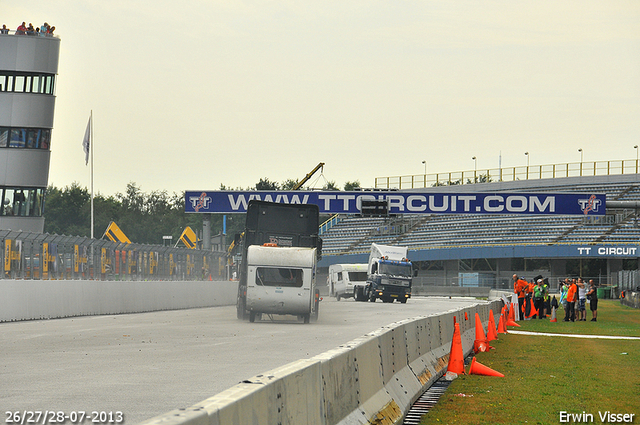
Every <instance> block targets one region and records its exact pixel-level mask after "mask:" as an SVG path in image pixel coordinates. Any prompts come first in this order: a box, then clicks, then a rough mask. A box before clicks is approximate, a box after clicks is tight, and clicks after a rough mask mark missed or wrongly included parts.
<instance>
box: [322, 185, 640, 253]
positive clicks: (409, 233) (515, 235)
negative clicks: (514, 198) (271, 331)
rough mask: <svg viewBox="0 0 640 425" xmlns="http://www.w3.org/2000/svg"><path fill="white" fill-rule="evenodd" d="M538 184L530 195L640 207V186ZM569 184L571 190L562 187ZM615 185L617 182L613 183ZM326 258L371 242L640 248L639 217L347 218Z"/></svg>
mask: <svg viewBox="0 0 640 425" xmlns="http://www.w3.org/2000/svg"><path fill="white" fill-rule="evenodd" d="M552 180H553V181H552V182H549V181H545V180H539V181H537V183H538V185H537V186H536V187H535V188H531V187H529V188H528V189H527V191H530V192H556V193H557V192H588V193H605V194H606V195H607V200H616V201H640V184H637V183H629V182H616V181H611V182H606V181H604V182H603V181H600V182H594V183H581V184H575V181H573V180H571V179H552ZM563 180H566V184H565V183H564V182H563ZM614 180H615V179H614ZM322 237H323V240H324V243H323V253H324V254H325V255H341V254H350V253H358V252H365V251H367V250H368V249H369V246H370V245H371V243H372V242H376V243H380V244H390V245H402V246H408V247H409V249H412V250H420V249H430V248H435V247H461V246H486V245H518V244H547V245H553V244H596V243H638V242H639V241H640V226H639V225H638V222H637V219H636V218H635V211H633V210H629V211H626V212H625V213H623V214H620V213H619V214H617V215H615V216H607V219H606V220H602V219H594V218H593V217H579V216H510V215H426V216H425V215H404V216H401V217H396V218H393V219H386V220H385V219H383V218H363V217H357V216H344V217H343V218H342V220H340V221H339V222H338V224H336V225H334V226H333V227H331V228H330V229H328V230H327V231H325V232H324V234H323V235H322Z"/></svg>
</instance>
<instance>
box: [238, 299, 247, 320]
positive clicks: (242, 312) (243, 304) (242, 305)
mask: <svg viewBox="0 0 640 425" xmlns="http://www.w3.org/2000/svg"><path fill="white" fill-rule="evenodd" d="M236 316H237V317H238V319H240V320H247V300H246V299H245V298H244V297H240V298H238V302H237V303H236Z"/></svg>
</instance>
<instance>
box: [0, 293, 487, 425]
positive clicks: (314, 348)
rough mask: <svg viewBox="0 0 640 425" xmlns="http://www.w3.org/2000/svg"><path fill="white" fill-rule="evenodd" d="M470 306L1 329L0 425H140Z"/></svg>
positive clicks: (336, 308) (346, 306)
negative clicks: (386, 329)
mask: <svg viewBox="0 0 640 425" xmlns="http://www.w3.org/2000/svg"><path fill="white" fill-rule="evenodd" d="M478 302H482V301H477V300H475V299H471V298H453V299H449V298H438V297H416V298H412V299H410V300H409V301H408V302H407V304H400V303H393V304H384V303H382V302H380V301H378V302H376V303H369V302H355V301H353V300H352V299H346V300H342V301H339V302H338V301H335V299H333V298H329V297H325V298H324V300H323V301H322V302H321V303H320V317H319V319H318V321H317V322H316V323H311V324H307V325H305V324H303V323H301V322H297V321H295V320H282V318H283V317H278V316H276V318H277V319H278V320H277V321H276V322H272V321H260V322H256V323H249V322H248V321H246V322H243V321H240V320H238V319H236V312H235V306H228V307H212V308H200V309H191V310H174V311H161V312H152V313H140V314H126V315H115V316H91V317H75V318H68V319H56V320H34V321H25V322H8V323H0V407H1V413H2V414H3V415H4V417H3V422H2V423H3V424H8V423H11V420H10V419H12V418H13V417H12V416H11V414H9V413H7V412H16V411H19V412H21V414H23V413H24V412H26V413H27V418H26V420H25V421H24V424H26V423H27V422H28V419H29V417H31V419H33V420H35V418H36V415H37V412H42V413H41V415H44V414H45V412H46V411H49V412H51V411H56V412H57V411H60V412H64V414H66V415H70V414H71V412H85V414H86V415H87V417H86V418H85V419H84V422H83V423H87V424H89V423H91V419H92V415H91V412H98V413H100V412H106V414H109V413H110V412H114V413H115V412H122V415H123V417H124V422H120V423H126V424H135V423H139V422H141V421H143V420H145V419H150V418H152V417H154V416H157V415H160V414H163V413H167V412H169V411H171V410H174V409H177V408H183V407H188V406H191V405H193V404H196V403H198V402H199V401H202V400H204V399H206V398H208V397H211V396H213V395H215V394H217V393H219V392H221V391H223V390H225V389H227V388H229V387H231V386H233V385H235V384H237V383H239V382H240V381H242V380H244V379H249V378H251V377H253V376H255V375H258V374H261V373H263V372H267V371H269V370H271V369H274V368H277V367H279V366H283V365H285V364H287V363H290V362H292V361H295V360H298V359H305V358H310V357H313V356H315V355H318V354H320V353H323V352H325V351H328V350H331V349H333V348H336V347H338V346H340V345H342V344H344V343H347V342H349V341H351V340H353V339H355V338H357V337H360V336H362V335H364V334H366V333H368V332H371V331H373V330H376V329H378V328H380V327H382V326H386V325H388V324H391V323H393V322H397V321H400V320H404V319H407V318H411V317H418V316H425V315H430V314H434V313H441V312H444V311H448V310H453V309H458V308H462V307H465V306H469V305H473V304H476V303H478ZM285 318H289V317H288V316H287V317H285ZM29 412H34V413H33V414H32V413H29ZM76 414H77V413H76ZM49 415H51V414H49ZM78 417H80V415H79V414H78ZM104 417H105V416H104V415H103V418H104ZM114 418H115V417H114ZM39 423H41V424H42V423H43V419H42V417H40V421H39ZM47 423H52V421H47ZM66 423H67V424H69V423H71V422H70V421H67V422H66ZM76 423H79V422H78V420H77V419H76ZM112 423H115V422H112ZM24 424H23V425H24ZM45 425H46V424H45Z"/></svg>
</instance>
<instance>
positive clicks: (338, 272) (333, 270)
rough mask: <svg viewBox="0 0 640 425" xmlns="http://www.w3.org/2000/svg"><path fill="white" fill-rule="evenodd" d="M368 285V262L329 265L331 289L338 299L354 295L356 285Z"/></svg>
mask: <svg viewBox="0 0 640 425" xmlns="http://www.w3.org/2000/svg"><path fill="white" fill-rule="evenodd" d="M366 285H367V265H366V264H333V265H331V266H329V291H330V294H331V295H332V296H334V297H336V299H337V300H338V301H340V298H347V297H353V294H354V289H355V288H356V287H362V288H364V287H365V286H366Z"/></svg>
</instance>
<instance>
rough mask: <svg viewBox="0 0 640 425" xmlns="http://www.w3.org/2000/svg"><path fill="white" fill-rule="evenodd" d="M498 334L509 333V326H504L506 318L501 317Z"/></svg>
mask: <svg viewBox="0 0 640 425" xmlns="http://www.w3.org/2000/svg"><path fill="white" fill-rule="evenodd" d="M498 333H499V334H506V333H507V325H505V324H504V317H502V316H500V320H499V321H498Z"/></svg>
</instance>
